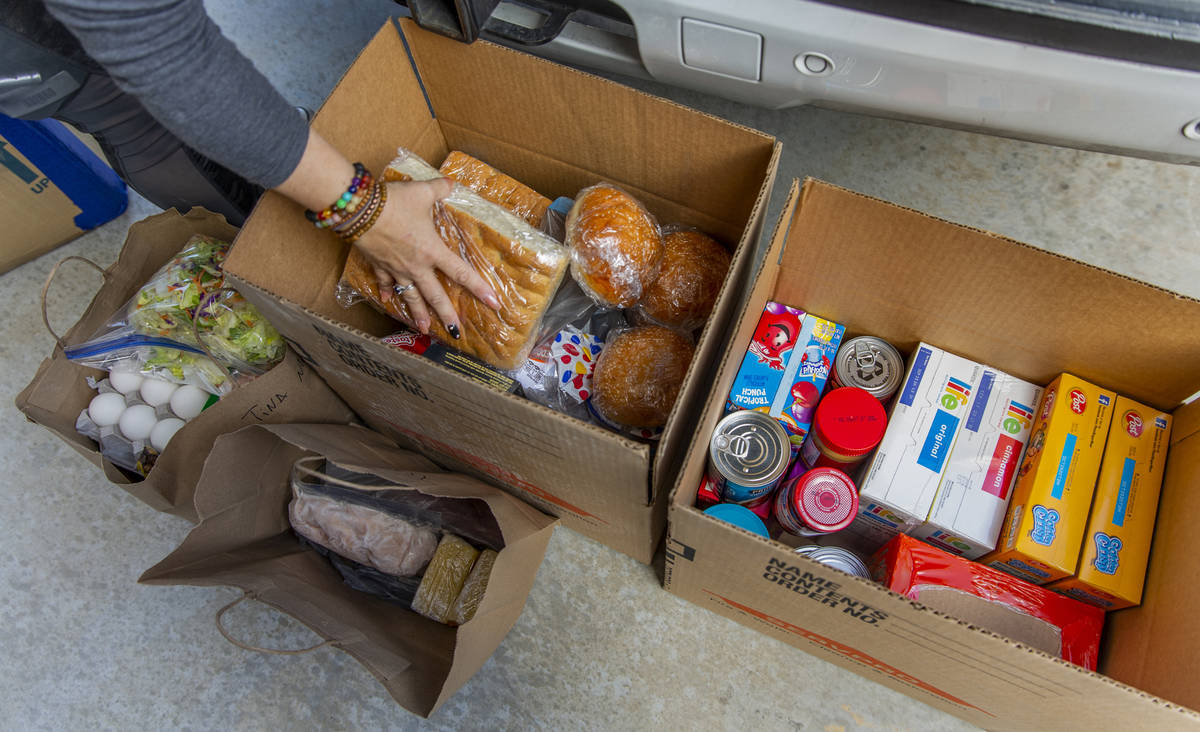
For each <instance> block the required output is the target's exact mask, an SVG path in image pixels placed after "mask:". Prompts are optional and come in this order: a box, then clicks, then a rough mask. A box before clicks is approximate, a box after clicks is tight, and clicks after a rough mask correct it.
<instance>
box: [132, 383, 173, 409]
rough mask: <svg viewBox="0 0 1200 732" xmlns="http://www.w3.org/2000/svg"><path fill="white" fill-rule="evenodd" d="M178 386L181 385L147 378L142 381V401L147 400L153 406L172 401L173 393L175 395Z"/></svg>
mask: <svg viewBox="0 0 1200 732" xmlns="http://www.w3.org/2000/svg"><path fill="white" fill-rule="evenodd" d="M178 388H179V387H178V386H177V385H175V384H172V383H171V382H169V381H163V380H162V379H151V378H146V380H144V381H143V382H142V388H141V394H142V401H144V402H146V403H147V404H149V405H150V406H152V407H157V406H158V405H159V404H166V403H167V402H169V401H171V395H173V394H174V393H175V390H176V389H178Z"/></svg>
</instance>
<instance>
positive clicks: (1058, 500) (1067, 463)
mask: <svg viewBox="0 0 1200 732" xmlns="http://www.w3.org/2000/svg"><path fill="white" fill-rule="evenodd" d="M1115 398H1116V394H1114V393H1113V392H1111V391H1107V390H1105V389H1101V388H1100V387H1098V386H1096V385H1094V384H1089V383H1088V382H1086V381H1084V380H1083V379H1080V378H1079V377H1076V376H1072V375H1071V374H1062V375H1060V376H1059V377H1058V378H1057V379H1055V380H1054V381H1053V382H1051V383H1050V386H1048V387H1046V393H1045V394H1044V395H1043V396H1042V403H1041V407H1040V408H1039V409H1038V414H1037V418H1036V419H1035V420H1034V423H1033V432H1032V433H1031V434H1030V436H1029V443H1028V446H1027V447H1026V449H1025V459H1024V461H1023V462H1022V463H1021V468H1020V470H1018V471H1017V485H1016V488H1015V489H1014V490H1013V497H1012V502H1011V503H1010V504H1009V507H1008V513H1007V514H1006V515H1005V517H1004V526H1003V528H1002V529H1001V530H1000V538H999V540H998V541H997V542H996V551H994V552H992V553H990V554H987V555H984V556H983V558H981V559H980V560H979V561H980V562H982V563H984V564H987V565H990V566H992V567H995V568H996V569H1001V570H1004V571H1005V572H1008V573H1009V574H1012V575H1016V576H1017V577H1020V578H1021V579H1024V580H1028V581H1029V582H1032V583H1034V584H1037V585H1044V584H1046V583H1047V582H1053V581H1054V580H1057V579H1062V578H1063V577H1070V576H1071V575H1073V574H1074V573H1075V568H1076V567H1077V566H1078V562H1079V549H1080V544H1081V542H1082V540H1083V534H1084V531H1085V530H1086V528H1087V520H1088V511H1089V509H1090V508H1091V505H1092V491H1093V489H1094V488H1095V486H1096V474H1097V473H1098V472H1099V470H1100V459H1101V457H1102V456H1103V454H1104V441H1105V439H1106V438H1107V437H1108V428H1109V424H1110V422H1111V421H1112V403H1113V399H1115Z"/></svg>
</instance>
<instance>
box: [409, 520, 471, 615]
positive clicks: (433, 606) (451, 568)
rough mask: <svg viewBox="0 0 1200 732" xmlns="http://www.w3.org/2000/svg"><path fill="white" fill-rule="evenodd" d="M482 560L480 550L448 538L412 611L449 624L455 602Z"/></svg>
mask: <svg viewBox="0 0 1200 732" xmlns="http://www.w3.org/2000/svg"><path fill="white" fill-rule="evenodd" d="M478 557H479V550H478V549H476V548H474V547H472V546H471V545H470V544H468V543H467V542H465V541H463V540H462V539H460V538H458V537H457V536H455V535H454V534H446V535H444V536H443V537H442V541H441V543H439V544H438V546H437V551H436V552H434V554H433V559H431V560H429V566H428V567H426V568H425V576H424V577H423V578H422V579H421V586H420V587H418V588H417V596H416V597H414V598H413V603H412V609H413V610H415V611H416V612H419V613H420V614H422V615H424V616H425V617H427V618H429V619H431V620H436V621H438V622H439V623H449V622H450V619H451V618H450V613H451V611H452V610H453V609H454V603H455V602H457V601H458V596H459V594H460V593H461V592H462V590H463V585H464V584H466V582H467V576H468V575H470V574H471V567H472V566H474V564H475V560H476V559H477V558H478Z"/></svg>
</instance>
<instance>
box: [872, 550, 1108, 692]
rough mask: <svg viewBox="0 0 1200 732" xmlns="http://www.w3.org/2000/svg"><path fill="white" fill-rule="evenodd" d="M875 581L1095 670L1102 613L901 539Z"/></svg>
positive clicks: (881, 559)
mask: <svg viewBox="0 0 1200 732" xmlns="http://www.w3.org/2000/svg"><path fill="white" fill-rule="evenodd" d="M871 576H872V577H873V578H874V579H875V581H877V582H881V583H882V584H884V585H887V587H888V589H890V590H892V591H893V592H898V593H900V594H901V595H904V596H905V597H907V598H909V599H911V600H916V601H918V602H920V603H921V604H922V605H925V606H927V607H931V608H933V609H934V610H939V611H941V612H944V613H946V614H948V615H952V616H954V617H956V618H958V619H959V620H965V621H967V622H969V623H972V624H974V625H978V626H980V627H983V628H987V629H988V630H991V631H993V632H995V633H998V634H1000V635H1004V636H1007V637H1009V638H1012V639H1013V640H1015V641H1018V642H1020V643H1024V644H1026V645H1029V646H1032V647H1034V648H1038V649H1041V650H1043V651H1046V652H1047V653H1052V654H1055V655H1058V656H1061V657H1062V658H1064V659H1066V660H1067V661H1070V662H1071V663H1075V664H1078V665H1080V666H1083V667H1084V668H1087V669H1089V670H1091V671H1095V670H1096V661H1097V658H1098V657H1099V654H1100V631H1101V629H1102V628H1103V627H1104V611H1103V610H1101V609H1100V608H1098V607H1095V606H1093V605H1088V604H1087V603H1083V602H1079V601H1078V600H1073V599H1071V598H1069V597H1066V596H1065V595H1060V594H1058V593H1056V592H1051V591H1049V590H1046V589H1043V588H1041V587H1038V586H1036V585H1032V584H1030V583H1028V582H1026V581H1025V580H1021V579H1017V578H1016V577H1013V576H1012V575H1010V574H1006V573H1004V572H1001V571H999V570H995V569H992V568H991V567H986V566H984V565H982V564H978V563H976V562H972V561H970V560H968V559H963V558H962V557H956V556H954V555H952V554H950V553H948V552H944V551H942V550H941V549H937V548H935V547H932V546H930V545H928V544H925V543H924V542H921V541H919V540H917V539H914V538H912V537H910V536H906V535H904V534H900V535H899V536H897V537H896V538H894V539H892V540H891V541H889V542H888V543H887V544H885V545H884V546H883V548H882V549H880V550H879V551H878V552H876V554H875V556H874V557H873V558H872V560H871Z"/></svg>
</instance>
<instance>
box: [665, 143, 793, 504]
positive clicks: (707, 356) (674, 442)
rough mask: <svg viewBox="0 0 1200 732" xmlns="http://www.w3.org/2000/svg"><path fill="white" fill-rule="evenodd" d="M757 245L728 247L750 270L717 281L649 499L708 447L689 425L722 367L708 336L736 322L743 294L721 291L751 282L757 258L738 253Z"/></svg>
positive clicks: (721, 340)
mask: <svg viewBox="0 0 1200 732" xmlns="http://www.w3.org/2000/svg"><path fill="white" fill-rule="evenodd" d="M782 151H783V145H781V144H779V143H776V144H775V151H774V152H773V153H772V155H771V161H770V163H769V166H770V167H769V170H770V172H769V173H768V175H767V179H766V182H765V183H764V185H763V187H762V189H761V192H760V193H759V198H758V201H757V202H756V203H755V204H754V209H753V211H752V212H751V214H750V216H751V220H754V221H757V220H758V219H760V218H761V217H762V216H764V215H765V210H766V207H767V204H768V202H769V200H770V193H771V190H772V189H773V188H774V186H775V175H776V173H777V172H778V166H779V156H780V154H781V153H782ZM756 228H757V227H749V229H752V230H756ZM757 248H758V240H757V237H744V238H743V240H742V241H741V242H739V243H738V245H737V248H736V249H735V250H734V251H733V264H732V266H733V267H739V266H740V267H741V268H743V270H747V269H748V270H752V272H753V273H754V274H749V275H748V274H747V273H746V272H745V271H734V272H730V273H729V276H727V277H726V279H725V281H724V282H723V283H722V284H721V289H720V291H719V292H718V294H717V300H716V303H717V304H716V307H715V308H714V309H713V312H712V314H711V315H710V316H709V320H708V322H707V323H705V325H704V329H703V330H702V331H701V333H700V336H699V338H698V339H697V341H696V343H697V349H696V354H695V356H694V357H693V358H692V365H691V367H690V368H689V369H688V376H687V378H686V379H685V381H684V388H683V390H682V391H680V393H679V397H678V399H677V400H676V402H675V407H674V409H672V410H671V416H670V417H669V418H668V419H667V424H666V428H665V430H664V431H663V437H662V440H661V441H660V442H659V445H658V452H657V453H656V454H655V456H654V470H653V474H652V475H651V479H650V496H651V500H653V499H654V497H656V496H660V495H662V493H663V492H665V491H669V490H671V485H672V483H673V481H674V480H675V479H676V477H677V474H678V472H679V467H680V466H681V465H682V464H683V461H684V459H685V457H686V455H687V454H688V448H689V446H690V445H691V444H692V443H693V442H703V443H704V446H705V448H707V444H708V443H707V441H706V440H695V435H696V433H695V430H694V429H693V428H692V426H693V425H695V424H696V423H697V422H698V421H699V419H700V416H701V414H702V413H703V411H704V407H705V400H706V399H707V397H708V394H709V392H710V391H711V390H712V388H713V387H712V385H713V379H714V377H715V376H716V375H717V374H719V373H720V367H721V365H722V363H721V354H722V353H723V352H724V351H725V349H726V348H727V347H728V346H729V340H728V339H727V338H725V337H713V336H711V335H710V334H721V333H727V332H728V331H729V327H730V324H731V322H732V323H735V324H736V323H738V322H740V316H741V314H742V312H743V307H744V304H745V300H744V298H743V293H737V292H730V293H726V290H727V289H729V287H730V283H731V282H734V283H742V282H753V281H755V279H756V277H755V274H756V273H757V272H759V271H760V270H761V266H762V262H761V260H760V259H758V258H757V257H754V256H749V255H748V256H744V257H742V256H740V254H741V253H742V251H743V250H744V249H745V250H749V252H748V253H749V254H753V253H755V252H756V251H757ZM727 295H728V296H727ZM747 340H748V339H747ZM735 342H736V341H735ZM698 364H707V366H706V367H705V368H704V369H703V371H700V370H699V367H698Z"/></svg>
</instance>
